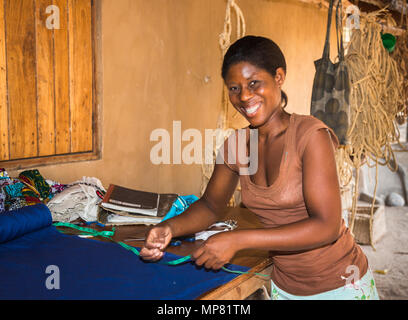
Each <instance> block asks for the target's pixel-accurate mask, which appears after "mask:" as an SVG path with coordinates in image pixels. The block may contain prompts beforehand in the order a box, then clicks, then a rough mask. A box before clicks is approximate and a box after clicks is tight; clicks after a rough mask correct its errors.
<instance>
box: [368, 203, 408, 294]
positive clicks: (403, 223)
mask: <svg viewBox="0 0 408 320" xmlns="http://www.w3.org/2000/svg"><path fill="white" fill-rule="evenodd" d="M385 217H386V226H387V232H386V234H385V235H384V236H383V237H382V238H381V239H380V240H379V241H378V242H377V243H376V244H374V248H375V250H373V248H372V247H371V246H366V245H364V246H361V248H362V250H363V251H364V253H365V254H366V256H367V258H368V262H369V265H370V268H371V270H372V271H373V274H374V279H375V282H376V286H377V290H378V294H379V296H380V299H382V300H408V207H385ZM376 271H380V272H381V271H385V274H381V273H379V272H376Z"/></svg>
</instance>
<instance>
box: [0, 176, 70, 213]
mask: <svg viewBox="0 0 408 320" xmlns="http://www.w3.org/2000/svg"><path fill="white" fill-rule="evenodd" d="M65 187H66V185H63V184H59V183H57V182H54V181H50V180H46V179H44V177H43V176H42V175H41V174H40V172H39V171H38V170H37V169H33V170H26V171H23V172H21V173H20V174H19V176H18V178H11V177H10V176H9V175H8V173H7V171H6V169H4V168H0V213H2V212H5V211H11V210H16V209H19V208H22V207H25V206H31V205H35V204H37V203H44V204H46V203H48V201H50V200H51V199H52V198H53V197H54V195H55V194H57V193H59V192H61V191H63V190H64V189H65Z"/></svg>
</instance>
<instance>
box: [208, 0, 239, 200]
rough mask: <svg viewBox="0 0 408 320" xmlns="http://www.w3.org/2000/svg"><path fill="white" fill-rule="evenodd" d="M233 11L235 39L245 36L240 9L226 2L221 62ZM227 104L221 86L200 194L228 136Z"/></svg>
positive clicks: (228, 38) (226, 93) (229, 36)
mask: <svg viewBox="0 0 408 320" xmlns="http://www.w3.org/2000/svg"><path fill="white" fill-rule="evenodd" d="M232 10H234V12H235V16H236V31H237V32H236V38H237V39H240V38H242V37H243V36H245V32H246V25H245V19H244V15H243V14H242V11H241V9H240V8H239V6H238V5H237V4H236V3H235V0H228V3H227V8H226V11H225V19H224V29H223V32H222V33H221V34H220V35H219V45H220V49H221V53H222V55H221V60H222V59H223V58H224V55H225V53H226V52H227V50H228V48H229V47H230V45H231V34H232V19H231V15H232V14H231V11H232ZM228 103H229V97H228V92H227V91H226V90H225V86H224V85H223V86H222V96H221V112H220V115H219V117H218V120H217V129H219V130H217V136H216V141H217V143H218V145H217V143H216V145H215V146H213V144H210V145H209V146H206V148H211V147H212V150H207V149H206V151H207V152H205V154H211V155H212V158H211V159H204V163H203V165H202V166H201V168H202V175H203V179H202V185H201V194H203V193H204V191H205V189H206V187H207V184H208V181H209V180H210V178H211V175H212V173H213V171H214V162H215V159H216V157H217V150H218V148H219V147H220V144H221V143H223V142H224V139H225V138H226V137H227V136H228V134H229V133H230V132H231V130H232V129H231V128H229V125H228ZM220 135H222V137H221V136H220ZM235 203H236V201H235V198H234V197H232V199H231V200H230V203H229V205H230V206H235Z"/></svg>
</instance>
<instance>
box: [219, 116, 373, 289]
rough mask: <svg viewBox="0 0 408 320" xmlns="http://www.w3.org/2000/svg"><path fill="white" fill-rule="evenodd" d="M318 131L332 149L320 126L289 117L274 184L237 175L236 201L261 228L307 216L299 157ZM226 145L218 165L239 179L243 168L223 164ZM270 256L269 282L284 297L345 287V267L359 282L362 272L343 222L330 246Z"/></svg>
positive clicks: (358, 253)
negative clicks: (353, 268)
mask: <svg viewBox="0 0 408 320" xmlns="http://www.w3.org/2000/svg"><path fill="white" fill-rule="evenodd" d="M319 129H327V130H328V131H329V132H330V133H331V137H332V141H333V144H334V146H335V147H337V146H338V139H337V137H336V135H335V134H334V132H333V131H332V130H331V129H330V128H328V127H327V126H326V125H325V124H324V123H323V122H321V121H320V120H318V119H316V118H314V117H312V116H307V115H297V114H292V115H291V117H290V123H289V127H288V129H287V130H286V133H285V137H284V139H285V144H284V149H283V154H282V160H281V164H280V169H279V170H280V171H279V176H278V177H277V179H276V180H275V182H274V183H273V184H272V185H270V186H268V187H265V186H260V185H256V184H254V183H253V182H252V180H251V179H250V176H249V175H240V184H241V189H242V191H241V193H242V202H243V204H244V205H245V206H246V207H247V208H248V209H249V210H251V211H252V212H254V213H255V214H256V215H257V216H258V217H259V218H260V220H261V222H262V223H263V225H264V226H265V228H273V227H277V226H281V225H285V224H289V223H293V222H296V221H300V220H303V219H306V218H308V217H309V215H308V212H307V209H306V205H305V201H304V198H303V184H302V155H303V152H304V150H305V147H306V145H307V143H308V141H309V138H310V137H311V135H312V134H313V133H314V132H316V130H319ZM227 141H228V139H227ZM227 141H226V142H225V143H224V152H223V154H224V162H225V163H226V165H227V166H228V167H230V168H231V169H232V170H233V171H235V172H236V173H237V174H239V168H240V167H241V168H242V167H243V165H242V164H235V163H234V162H235V161H233V162H232V163H231V161H229V160H228V157H227V153H228V151H227V150H228V143H227ZM246 166H247V165H246ZM247 167H248V166H247ZM271 257H272V259H273V269H272V274H271V277H272V280H273V281H274V283H275V284H276V285H277V286H278V287H279V288H281V289H282V290H285V291H286V292H288V293H290V294H294V295H302V296H307V295H312V294H317V293H321V292H324V291H328V290H332V289H336V288H339V287H341V286H343V285H345V284H346V283H345V280H344V278H342V276H343V277H346V278H347V277H349V276H350V274H348V273H347V272H346V269H347V267H348V266H349V265H355V266H357V267H358V268H359V271H360V277H362V276H363V275H364V274H365V273H366V271H367V268H368V262H367V258H366V256H365V255H364V253H363V252H362V250H361V248H360V247H359V246H358V245H357V244H356V243H355V241H354V238H353V236H352V235H351V233H350V230H349V229H348V228H347V227H346V225H345V223H344V220H342V226H341V230H340V233H339V237H338V239H337V240H336V241H335V242H333V243H331V244H328V245H325V246H323V247H320V248H317V249H312V250H307V251H302V252H284V253H283V252H271Z"/></svg>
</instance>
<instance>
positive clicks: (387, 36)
mask: <svg viewBox="0 0 408 320" xmlns="http://www.w3.org/2000/svg"><path fill="white" fill-rule="evenodd" d="M381 39H382V42H383V45H384V48H385V49H387V51H388V52H390V53H391V52H393V51H394V49H395V43H396V42H397V39H396V38H395V37H394V36H393V35H392V34H391V33H384V34H381Z"/></svg>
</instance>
